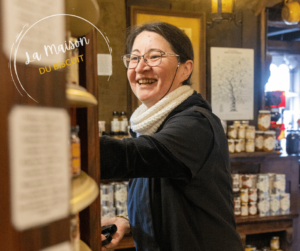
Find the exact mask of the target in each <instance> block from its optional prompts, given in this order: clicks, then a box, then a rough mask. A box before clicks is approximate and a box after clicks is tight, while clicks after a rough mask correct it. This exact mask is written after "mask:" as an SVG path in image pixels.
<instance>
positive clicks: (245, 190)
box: [240, 188, 248, 192]
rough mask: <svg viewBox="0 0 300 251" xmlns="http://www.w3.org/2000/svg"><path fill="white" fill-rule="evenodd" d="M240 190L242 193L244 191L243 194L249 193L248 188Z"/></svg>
mask: <svg viewBox="0 0 300 251" xmlns="http://www.w3.org/2000/svg"><path fill="white" fill-rule="evenodd" d="M240 190H241V192H242V191H243V192H248V188H241V189H240Z"/></svg>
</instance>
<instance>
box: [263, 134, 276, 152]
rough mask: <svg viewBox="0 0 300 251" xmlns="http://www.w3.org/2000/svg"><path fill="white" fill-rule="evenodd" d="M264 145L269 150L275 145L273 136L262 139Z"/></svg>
mask: <svg viewBox="0 0 300 251" xmlns="http://www.w3.org/2000/svg"><path fill="white" fill-rule="evenodd" d="M264 147H265V148H267V149H268V150H269V151H271V150H273V149H274V147H275V139H274V137H268V138H267V139H265V140H264Z"/></svg>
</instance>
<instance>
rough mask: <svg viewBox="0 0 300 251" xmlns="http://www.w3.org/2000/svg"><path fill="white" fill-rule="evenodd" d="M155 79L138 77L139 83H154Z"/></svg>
mask: <svg viewBox="0 0 300 251" xmlns="http://www.w3.org/2000/svg"><path fill="white" fill-rule="evenodd" d="M155 81H156V80H154V79H140V80H139V81H138V83H139V84H151V83H154V82H155Z"/></svg>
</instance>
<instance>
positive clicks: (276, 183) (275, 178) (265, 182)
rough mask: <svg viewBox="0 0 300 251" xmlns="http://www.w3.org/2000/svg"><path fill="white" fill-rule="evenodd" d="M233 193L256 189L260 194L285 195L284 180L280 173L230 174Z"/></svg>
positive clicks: (283, 175)
mask: <svg viewBox="0 0 300 251" xmlns="http://www.w3.org/2000/svg"><path fill="white" fill-rule="evenodd" d="M231 177H232V189H233V193H240V189H243V188H248V189H250V188H253V189H254V188H256V189H259V191H260V192H262V193H285V188H286V178H285V174H281V173H259V174H239V173H232V174H231Z"/></svg>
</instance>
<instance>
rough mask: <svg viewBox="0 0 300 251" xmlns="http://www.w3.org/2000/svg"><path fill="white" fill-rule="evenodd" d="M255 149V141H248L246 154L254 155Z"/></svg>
mask: <svg viewBox="0 0 300 251" xmlns="http://www.w3.org/2000/svg"><path fill="white" fill-rule="evenodd" d="M254 149H255V147H254V139H246V152H248V153H252V152H254Z"/></svg>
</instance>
